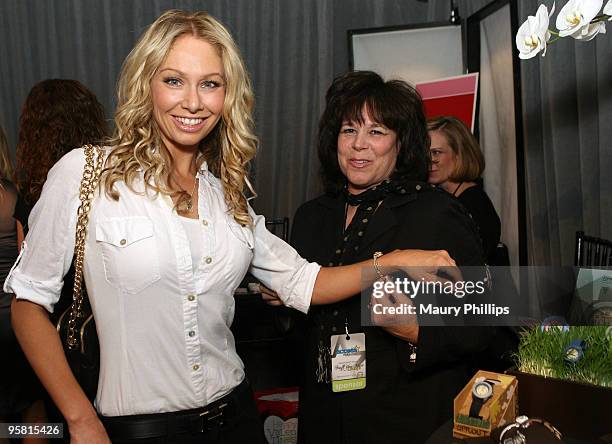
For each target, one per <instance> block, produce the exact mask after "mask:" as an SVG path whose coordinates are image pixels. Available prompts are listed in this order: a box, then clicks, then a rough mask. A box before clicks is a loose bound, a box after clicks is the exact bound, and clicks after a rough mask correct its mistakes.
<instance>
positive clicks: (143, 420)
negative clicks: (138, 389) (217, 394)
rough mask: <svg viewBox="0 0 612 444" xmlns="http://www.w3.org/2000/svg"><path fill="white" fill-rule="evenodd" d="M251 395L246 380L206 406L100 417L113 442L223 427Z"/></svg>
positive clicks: (250, 400)
mask: <svg viewBox="0 0 612 444" xmlns="http://www.w3.org/2000/svg"><path fill="white" fill-rule="evenodd" d="M252 398H253V392H252V391H251V388H250V386H249V383H248V382H247V380H246V379H245V380H243V381H242V382H241V383H240V384H239V385H238V386H237V387H236V388H235V389H234V390H232V391H231V392H230V393H228V394H227V395H225V396H223V397H222V398H220V399H217V400H216V401H214V402H211V403H210V404H208V405H207V406H205V407H199V408H196V409H191V410H182V411H180V412H169V413H153V414H148V415H130V416H100V420H101V421H102V424H104V428H105V429H106V433H107V434H108V436H109V437H110V439H111V441H112V440H113V439H117V440H119V439H121V440H127V439H144V438H159V437H163V436H174V435H175V434H177V433H200V432H205V431H207V430H212V429H214V428H218V427H221V426H223V424H224V423H225V422H226V421H227V420H228V419H229V418H232V417H234V416H235V415H236V414H237V412H238V409H239V408H240V407H243V408H244V407H245V406H248V405H249V403H252V402H253V400H252Z"/></svg>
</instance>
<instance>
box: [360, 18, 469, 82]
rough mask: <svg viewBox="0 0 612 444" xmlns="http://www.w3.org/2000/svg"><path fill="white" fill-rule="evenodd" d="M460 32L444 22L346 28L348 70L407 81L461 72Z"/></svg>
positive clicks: (462, 56)
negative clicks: (368, 71)
mask: <svg viewBox="0 0 612 444" xmlns="http://www.w3.org/2000/svg"><path fill="white" fill-rule="evenodd" d="M462 36H463V33H462V28H461V26H460V25H451V24H449V23H447V22H442V23H426V24H419V25H407V26H393V27H384V28H368V29H354V30H349V31H348V40H349V64H350V69H355V70H370V71H375V72H377V73H379V74H380V75H381V76H382V77H384V78H385V79H391V78H399V79H402V80H405V81H407V82H408V83H411V84H413V85H414V84H415V83H418V82H423V81H428V80H433V79H441V78H446V77H452V76H457V75H460V74H463V73H464V72H465V67H466V66H465V61H464V50H463V44H462V41H463V37H462Z"/></svg>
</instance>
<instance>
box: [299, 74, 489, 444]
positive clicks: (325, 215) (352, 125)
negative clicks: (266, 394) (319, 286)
mask: <svg viewBox="0 0 612 444" xmlns="http://www.w3.org/2000/svg"><path fill="white" fill-rule="evenodd" d="M326 101H327V103H326V109H325V111H324V112H323V115H322V117H321V120H320V124H319V143H318V154H319V159H320V161H321V171H322V176H323V180H324V183H325V187H326V193H325V194H324V195H322V196H320V197H318V198H316V199H314V200H312V201H309V202H307V203H305V204H304V205H302V206H301V207H300V208H299V209H298V210H297V213H296V215H295V219H294V220H295V222H294V227H293V233H292V243H293V245H294V246H295V247H296V249H297V250H298V252H299V253H300V254H301V255H302V256H303V257H305V258H307V259H308V260H311V261H317V262H319V263H323V264H328V265H335V264H351V263H355V262H359V261H362V260H364V259H366V258H370V257H372V255H373V254H374V253H375V252H383V253H384V252H387V251H391V250H394V249H396V248H415V249H425V250H438V249H440V250H442V249H443V250H446V251H448V252H449V254H450V255H451V257H453V258H454V259H455V260H456V262H457V264H458V265H481V264H483V259H482V251H481V249H480V242H479V241H478V237H477V236H478V235H477V233H476V229H475V227H474V224H473V222H472V221H471V220H470V218H469V216H468V215H467V213H466V212H465V210H464V209H463V207H462V206H461V205H460V204H459V203H458V202H457V201H456V200H455V199H452V198H451V197H450V195H448V194H447V193H444V192H441V191H440V190H438V189H436V188H435V187H433V186H431V185H428V184H427V183H426V182H425V181H426V179H427V172H428V169H429V153H428V149H429V137H428V134H427V127H426V121H425V116H424V113H423V105H422V102H421V98H420V97H419V95H418V93H417V92H416V91H415V90H414V88H412V87H411V86H409V85H408V84H406V83H405V82H403V81H399V80H392V81H388V82H385V81H384V80H383V79H382V78H381V77H380V76H379V75H378V74H376V73H373V72H368V71H361V72H359V71H358V72H350V73H347V74H344V75H342V76H340V77H338V78H336V79H335V80H334V82H333V83H332V85H331V87H330V88H329V90H328V91H327V96H326ZM345 332H347V333H348V334H349V335H353V334H355V333H363V334H365V350H366V357H365V359H366V362H367V364H366V379H367V382H366V384H365V388H362V389H359V390H353V391H345V392H338V393H337V392H334V391H333V390H332V384H330V369H331V364H330V363H329V355H330V341H331V338H332V337H333V336H334V335H337V334H340V333H342V334H344V333H345ZM305 341H306V353H304V355H305V357H306V362H305V363H304V365H303V368H304V370H305V371H304V377H303V381H302V384H301V388H300V409H299V420H298V425H299V441H300V442H301V443H344V442H350V443H378V442H384V443H405V442H410V443H421V442H424V441H425V440H426V439H427V438H428V437H429V436H430V435H431V433H432V432H433V431H434V430H435V429H436V428H437V427H438V426H440V425H441V424H442V423H444V422H445V421H447V420H449V419H450V418H451V417H452V410H453V398H454V396H455V395H456V394H457V393H459V391H460V390H461V388H462V387H463V386H464V384H466V383H467V382H468V380H469V378H470V376H471V375H470V374H469V367H468V366H467V365H466V362H467V361H469V359H467V360H466V357H470V356H471V354H472V353H473V352H474V351H477V350H480V348H481V347H482V343H481V342H482V338H481V336H479V334H478V331H477V330H476V329H473V328H470V327H463V328H458V327H454V328H451V327H440V328H437V327H419V326H418V325H406V326H393V327H385V328H382V327H366V326H362V324H361V313H360V297H359V295H355V296H354V297H352V298H350V299H348V300H345V301H342V302H338V303H335V304H332V305H328V306H321V307H313V308H312V309H311V310H310V312H309V314H308V316H307V331H306V334H305ZM415 355H416V357H415Z"/></svg>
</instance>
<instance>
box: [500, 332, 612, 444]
mask: <svg viewBox="0 0 612 444" xmlns="http://www.w3.org/2000/svg"><path fill="white" fill-rule="evenodd" d="M576 340H583V341H585V343H586V344H587V348H586V350H585V353H584V356H583V357H582V359H580V360H579V361H578V362H577V363H575V364H572V363H568V362H565V360H564V357H565V355H564V351H565V349H566V348H567V347H568V346H569V345H570V344H571V343H572V342H573V341H576ZM516 360H517V367H518V369H517V370H511V371H509V372H508V373H509V374H512V375H514V376H516V377H517V378H518V380H519V386H518V390H519V411H520V413H521V414H523V415H527V416H530V417H539V418H544V419H547V420H548V421H550V422H551V423H552V424H553V425H555V426H557V427H558V428H559V430H560V431H561V432H562V433H564V434H567V435H568V436H571V437H574V438H578V439H588V440H595V439H597V438H600V437H603V436H606V435H608V434H610V435H612V340H611V339H609V338H607V337H606V327H571V328H570V329H569V331H567V332H563V331H561V330H559V329H556V328H553V329H551V330H549V331H547V332H543V331H541V329H540V328H539V327H537V328H534V329H531V330H526V331H524V332H523V333H522V336H521V341H520V344H519V350H518V353H517V355H516Z"/></svg>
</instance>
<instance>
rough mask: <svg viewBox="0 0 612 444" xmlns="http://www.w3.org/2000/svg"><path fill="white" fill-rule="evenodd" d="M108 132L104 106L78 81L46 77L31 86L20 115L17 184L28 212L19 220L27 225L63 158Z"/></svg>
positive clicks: (21, 213)
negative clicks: (50, 171) (34, 207)
mask: <svg viewBox="0 0 612 444" xmlns="http://www.w3.org/2000/svg"><path fill="white" fill-rule="evenodd" d="M107 132H108V127H107V124H106V120H105V117H104V107H103V106H102V105H101V104H100V102H98V99H97V98H96V96H95V94H94V93H93V92H91V91H90V90H89V89H87V88H86V87H85V86H84V85H83V84H81V83H80V82H78V81H76V80H68V79H47V80H43V81H41V82H39V83H37V84H36V85H34V86H33V87H32V89H31V90H30V93H29V94H28V97H27V98H26V100H25V102H24V104H23V108H22V110H21V116H20V117H19V140H18V142H17V168H16V171H17V175H16V176H17V177H16V180H17V186H18V188H19V191H20V193H21V196H22V197H23V199H24V201H25V202H24V203H25V209H24V208H23V207H21V206H20V205H18V206H17V214H16V216H17V217H18V219H19V220H20V222H21V223H22V224H23V225H24V227H26V224H27V214H29V208H32V207H33V206H34V204H35V203H36V201H37V200H38V197H39V196H40V192H41V191H42V186H43V184H44V183H45V180H46V179H47V173H48V172H49V170H50V169H51V167H52V166H53V165H55V163H56V162H57V161H58V160H59V159H61V158H62V157H63V156H64V154H66V153H68V152H69V151H71V150H73V149H74V148H77V147H80V146H83V145H84V144H86V143H96V142H99V141H102V140H103V139H104V138H105V137H106V134H107Z"/></svg>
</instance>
